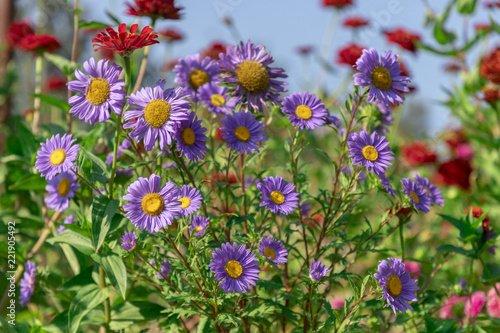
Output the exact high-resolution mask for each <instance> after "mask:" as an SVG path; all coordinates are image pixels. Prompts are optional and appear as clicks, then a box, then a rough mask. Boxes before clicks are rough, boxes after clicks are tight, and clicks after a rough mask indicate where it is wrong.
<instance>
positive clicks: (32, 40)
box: [17, 34, 61, 54]
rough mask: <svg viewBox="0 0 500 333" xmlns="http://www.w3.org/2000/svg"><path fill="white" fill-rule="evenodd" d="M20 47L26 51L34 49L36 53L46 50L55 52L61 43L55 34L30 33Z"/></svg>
mask: <svg viewBox="0 0 500 333" xmlns="http://www.w3.org/2000/svg"><path fill="white" fill-rule="evenodd" d="M17 47H18V48H20V49H22V50H24V51H32V52H34V53H36V54H42V53H44V52H54V51H55V50H57V49H59V48H61V45H60V44H59V42H58V41H57V39H56V38H55V37H54V36H50V35H46V34H40V35H38V34H30V35H26V36H24V37H23V38H22V39H21V41H19V44H18V45H17Z"/></svg>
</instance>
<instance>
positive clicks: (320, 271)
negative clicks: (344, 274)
mask: <svg viewBox="0 0 500 333" xmlns="http://www.w3.org/2000/svg"><path fill="white" fill-rule="evenodd" d="M328 272H330V270H329V269H328V268H326V266H325V265H324V264H323V263H322V262H321V261H319V260H318V261H316V259H315V260H313V263H312V265H311V268H310V272H309V277H310V278H311V280H313V281H314V282H318V281H319V280H321V279H322V278H324V277H325V275H326V274H328Z"/></svg>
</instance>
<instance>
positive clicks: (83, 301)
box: [68, 284, 111, 333]
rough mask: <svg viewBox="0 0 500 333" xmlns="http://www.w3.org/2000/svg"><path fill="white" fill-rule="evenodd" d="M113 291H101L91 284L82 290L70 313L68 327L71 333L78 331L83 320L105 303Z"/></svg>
mask: <svg viewBox="0 0 500 333" xmlns="http://www.w3.org/2000/svg"><path fill="white" fill-rule="evenodd" d="M110 294H111V290H109V289H108V288H104V289H100V288H99V286H98V285H96V284H91V285H88V286H85V287H83V288H82V289H80V290H79V291H78V292H77V293H76V295H75V298H74V299H73V301H72V302H71V304H70V305H69V311H68V326H69V331H70V333H75V332H77V331H78V329H79V326H80V322H81V321H82V318H83V317H84V316H85V315H86V314H87V313H88V312H89V311H90V310H92V309H93V308H95V307H96V306H98V305H99V304H101V303H102V302H104V300H105V299H107V298H108V297H109V295H110Z"/></svg>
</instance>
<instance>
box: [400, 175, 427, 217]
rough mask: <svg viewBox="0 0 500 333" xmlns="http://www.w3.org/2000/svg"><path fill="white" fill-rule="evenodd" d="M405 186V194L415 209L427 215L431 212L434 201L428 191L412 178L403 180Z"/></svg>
mask: <svg viewBox="0 0 500 333" xmlns="http://www.w3.org/2000/svg"><path fill="white" fill-rule="evenodd" d="M401 184H402V185H403V192H404V194H406V195H407V196H408V198H410V202H411V203H412V204H413V205H414V206H415V208H416V209H417V210H419V211H421V212H424V213H427V212H429V211H430V210H431V204H432V199H431V196H430V195H429V194H427V191H426V190H424V189H423V187H422V186H420V185H418V183H416V182H414V181H413V180H411V179H410V178H403V179H402V180H401Z"/></svg>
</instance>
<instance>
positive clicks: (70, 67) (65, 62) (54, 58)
mask: <svg viewBox="0 0 500 333" xmlns="http://www.w3.org/2000/svg"><path fill="white" fill-rule="evenodd" d="M44 57H45V59H47V60H48V61H49V62H51V63H52V64H54V65H55V66H56V67H57V68H59V69H60V70H61V71H62V72H63V73H64V74H66V75H67V76H73V74H74V73H75V69H77V68H80V65H79V64H77V63H76V62H73V61H71V60H69V59H66V58H64V57H63V56H60V55H57V54H54V53H48V52H46V53H45V54H44Z"/></svg>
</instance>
